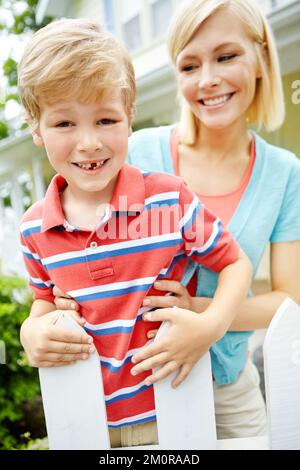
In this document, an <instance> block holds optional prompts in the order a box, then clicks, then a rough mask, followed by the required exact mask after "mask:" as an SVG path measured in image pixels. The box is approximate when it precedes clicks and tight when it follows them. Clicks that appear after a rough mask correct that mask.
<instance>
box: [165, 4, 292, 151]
mask: <svg viewBox="0 0 300 470" xmlns="http://www.w3.org/2000/svg"><path fill="white" fill-rule="evenodd" d="M221 8H226V9H228V10H230V11H231V12H232V13H233V14H235V15H236V16H237V17H238V18H239V19H240V20H241V22H242V23H243V25H244V27H245V32H246V33H247V34H248V36H249V37H250V38H251V39H252V40H253V43H254V48H255V52H256V57H257V61H258V66H259V68H260V71H261V75H262V76H261V78H258V79H257V83H256V92H255V97H254V99H253V102H252V104H251V106H250V108H249V110H248V116H247V117H248V120H249V122H250V123H253V124H256V125H257V126H258V128H261V127H262V126H264V127H265V129H266V130H275V129H277V128H279V127H280V126H281V125H282V123H283V120H284V113H285V109H284V97H283V88H282V80H281V74H280V67H279V59H278V53H277V50H276V46H275V41H274V38H273V35H272V32H271V30H270V27H269V25H268V23H267V20H266V18H265V16H264V14H263V13H262V11H261V9H260V8H259V6H258V5H257V3H256V1H254V0H189V1H185V2H183V4H182V5H181V6H180V7H179V8H178V10H177V12H176V13H175V16H174V17H173V20H172V21H171V24H170V27H169V33H168V48H169V53H170V56H171V59H172V61H173V63H174V64H176V59H177V56H178V54H179V53H180V52H181V51H182V50H183V49H184V48H185V46H186V45H187V44H188V43H189V41H190V40H191V39H192V37H193V36H194V34H195V33H196V32H197V31H198V29H199V27H200V26H201V24H202V23H203V22H204V21H205V20H206V19H207V18H209V17H210V16H211V15H213V14H214V13H215V12H217V11H219V10H220V9H221ZM178 98H179V100H180V104H181V118H180V125H179V131H180V137H181V141H182V143H185V144H186V145H193V144H194V143H195V140H196V136H197V132H198V128H199V122H198V121H197V118H196V117H195V115H194V114H193V112H192V110H191V108H190V107H189V105H188V103H187V102H186V101H185V99H184V98H183V97H182V96H181V93H180V91H179V92H178Z"/></svg>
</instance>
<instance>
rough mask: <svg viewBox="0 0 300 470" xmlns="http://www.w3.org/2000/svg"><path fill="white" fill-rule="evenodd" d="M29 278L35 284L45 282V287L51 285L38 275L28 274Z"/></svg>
mask: <svg viewBox="0 0 300 470" xmlns="http://www.w3.org/2000/svg"><path fill="white" fill-rule="evenodd" d="M30 280H31V281H33V282H34V283H35V284H45V285H46V286H47V287H52V286H53V284H52V282H51V281H43V279H39V278H38V277H32V276H30Z"/></svg>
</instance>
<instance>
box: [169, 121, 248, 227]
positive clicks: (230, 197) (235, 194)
mask: <svg viewBox="0 0 300 470" xmlns="http://www.w3.org/2000/svg"><path fill="white" fill-rule="evenodd" d="M170 146H171V155H172V159H173V166H174V173H175V175H177V176H179V170H178V161H179V152H178V146H179V136H178V132H177V131H176V130H175V131H174V132H173V133H172V137H171V142H170ZM254 162H255V141H254V138H253V137H252V140H251V147H250V161H249V164H248V167H247V169H246V171H245V173H244V175H243V178H242V180H241V182H240V184H239V186H238V187H237V188H236V189H235V190H234V191H231V192H230V193H225V194H217V195H206V194H199V193H196V194H197V196H199V199H200V200H201V202H202V203H203V204H204V205H205V206H206V207H207V208H208V209H209V210H210V211H211V212H213V213H214V214H215V215H217V216H218V217H219V218H220V219H221V220H222V222H223V224H224V225H228V223H229V222H230V219H231V217H232V216H233V214H234V212H235V210H236V208H237V206H238V204H239V202H240V200H241V198H242V196H243V194H244V191H245V190H246V188H247V185H248V183H249V180H250V177H251V174H252V170H253V165H254ZM194 192H195V191H194Z"/></svg>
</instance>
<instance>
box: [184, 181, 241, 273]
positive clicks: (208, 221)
mask: <svg viewBox="0 0 300 470" xmlns="http://www.w3.org/2000/svg"><path fill="white" fill-rule="evenodd" d="M180 208H181V215H180V216H181V219H180V222H179V227H180V230H181V233H182V238H183V241H184V250H185V252H186V253H187V255H188V256H190V257H191V258H192V259H193V260H194V261H196V262H197V263H199V264H201V265H203V266H205V267H206V268H209V269H211V270H212V271H215V272H220V271H221V270H222V269H224V268H225V267H226V266H228V265H229V264H232V263H234V262H235V261H236V260H237V258H238V254H239V245H238V244H237V242H236V241H235V240H234V239H233V238H232V236H231V234H230V233H229V232H228V230H227V229H226V228H225V227H224V225H223V224H222V222H221V220H220V219H219V218H218V217H216V216H215V215H214V214H212V213H211V212H210V211H209V210H208V209H206V208H205V206H204V205H203V204H201V202H200V200H199V198H198V197H197V196H196V195H195V194H193V193H191V192H190V191H189V190H188V189H187V187H186V185H185V184H184V183H182V186H181V190H180Z"/></svg>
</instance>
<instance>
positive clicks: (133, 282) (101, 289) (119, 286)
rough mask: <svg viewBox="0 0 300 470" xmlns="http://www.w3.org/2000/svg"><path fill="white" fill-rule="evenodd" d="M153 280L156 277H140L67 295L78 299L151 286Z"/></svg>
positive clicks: (74, 291) (73, 291)
mask: <svg viewBox="0 0 300 470" xmlns="http://www.w3.org/2000/svg"><path fill="white" fill-rule="evenodd" d="M155 279H156V276H153V277H142V278H139V279H132V280H131V281H126V282H114V283H112V284H105V285H104V286H94V287H88V288H86V289H78V290H72V291H68V292H67V294H69V295H70V296H71V297H79V296H81V295H88V294H96V293H99V292H106V291H110V290H118V289H126V288H127V287H133V286H141V285H143V284H153V282H154V281H155Z"/></svg>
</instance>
